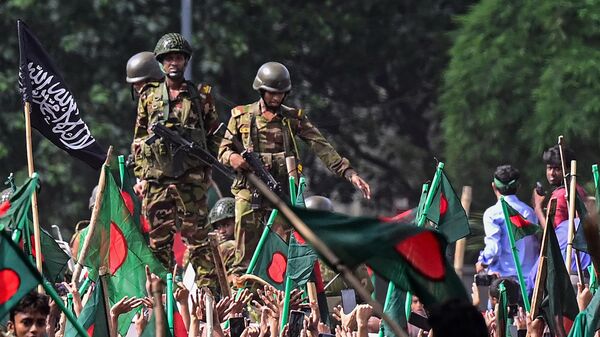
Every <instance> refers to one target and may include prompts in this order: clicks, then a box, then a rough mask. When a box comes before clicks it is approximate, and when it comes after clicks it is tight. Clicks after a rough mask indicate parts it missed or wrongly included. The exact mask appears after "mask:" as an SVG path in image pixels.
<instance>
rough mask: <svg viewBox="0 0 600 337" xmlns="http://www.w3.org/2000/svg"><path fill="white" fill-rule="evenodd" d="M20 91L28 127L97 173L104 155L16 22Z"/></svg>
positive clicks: (44, 56)
mask: <svg viewBox="0 0 600 337" xmlns="http://www.w3.org/2000/svg"><path fill="white" fill-rule="evenodd" d="M17 31H18V34H19V52H20V55H21V57H20V63H19V88H20V91H21V94H22V95H23V102H29V103H30V105H31V125H32V126H33V127H34V128H35V129H36V130H38V131H39V132H40V133H41V134H42V135H44V136H45V137H46V138H48V139H49V140H50V141H51V142H52V143H54V145H56V146H58V147H59V148H61V149H63V150H65V151H67V153H69V154H70V155H72V156H73V157H76V158H79V159H81V160H83V161H84V162H86V163H87V164H88V165H90V166H91V167H93V168H95V169H100V167H102V164H103V163H104V160H105V158H106V151H105V150H104V149H103V148H102V147H101V146H100V145H99V144H98V142H96V140H95V139H94V137H92V134H91V133H90V130H89V129H88V127H87V125H86V124H85V122H84V121H83V120H82V119H81V116H80V115H79V108H77V102H75V98H74V97H73V95H72V94H71V91H69V88H67V85H66V83H65V81H64V80H63V78H62V76H61V75H60V73H59V72H58V70H57V69H56V67H55V66H54V63H53V62H52V60H51V59H50V57H48V54H47V53H46V51H45V50H44V48H43V47H42V45H41V44H40V42H39V41H38V39H37V38H36V37H35V36H34V35H33V34H32V33H31V31H30V30H29V28H28V27H27V25H26V24H25V23H24V22H23V21H21V20H17Z"/></svg>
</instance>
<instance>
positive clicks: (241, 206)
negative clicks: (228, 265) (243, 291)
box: [230, 189, 290, 275]
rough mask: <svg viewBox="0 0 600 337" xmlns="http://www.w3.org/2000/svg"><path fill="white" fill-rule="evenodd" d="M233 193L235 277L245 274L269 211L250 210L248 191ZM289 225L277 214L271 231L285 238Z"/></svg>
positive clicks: (250, 194) (250, 200)
mask: <svg viewBox="0 0 600 337" xmlns="http://www.w3.org/2000/svg"><path fill="white" fill-rule="evenodd" d="M232 192H235V193H234V195H235V230H234V240H235V259H234V261H233V266H232V269H231V271H230V272H231V273H233V274H236V275H241V274H245V273H246V271H247V269H248V265H249V264H250V260H252V255H253V254H254V251H255V250H256V246H257V245H258V241H259V240H260V237H261V235H262V232H263V230H264V228H265V224H266V223H267V219H268V216H269V215H270V214H271V209H269V208H261V209H255V210H253V209H252V193H251V192H250V190H248V189H239V190H233V189H232ZM289 228H290V227H289V225H288V224H287V223H286V221H285V219H284V218H283V217H282V216H281V214H279V215H278V216H277V218H276V219H275V222H274V223H273V225H272V227H271V230H273V231H274V232H276V233H277V234H278V235H279V236H281V237H286V232H287V231H289Z"/></svg>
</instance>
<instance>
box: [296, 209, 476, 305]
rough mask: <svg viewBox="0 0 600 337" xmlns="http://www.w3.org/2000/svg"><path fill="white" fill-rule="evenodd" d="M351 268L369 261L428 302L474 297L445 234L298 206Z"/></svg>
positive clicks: (297, 211)
mask: <svg viewBox="0 0 600 337" xmlns="http://www.w3.org/2000/svg"><path fill="white" fill-rule="evenodd" d="M294 212H296V214H297V215H298V216H299V217H300V218H301V219H302V220H303V221H304V222H305V223H306V224H307V225H308V226H309V227H310V229H311V230H312V231H313V232H314V233H315V235H316V236H317V237H319V238H320V239H321V240H323V242H324V243H325V244H326V245H327V246H328V247H329V248H330V249H331V250H333V252H334V253H335V254H336V255H337V256H338V257H339V258H340V259H341V260H342V262H343V263H344V264H345V265H346V266H348V267H349V268H355V267H356V266H358V265H359V264H360V263H366V264H367V265H368V266H370V267H371V268H372V269H373V271H375V272H376V273H378V274H379V275H381V276H382V277H384V278H386V279H387V280H391V281H392V282H394V283H395V284H396V286H398V288H400V289H402V290H404V291H410V292H412V293H413V294H415V295H417V296H418V297H419V299H420V300H421V301H422V302H423V303H424V304H425V305H431V304H434V303H442V302H444V301H446V300H449V299H452V298H460V299H464V300H468V297H467V292H466V290H465V288H464V287H463V285H462V282H461V281H460V279H459V278H458V276H457V275H456V273H455V272H454V268H452V267H451V266H450V265H449V263H448V261H446V259H445V256H444V251H445V248H446V241H445V240H444V237H443V236H442V235H441V234H439V233H437V232H435V231H431V230H428V229H425V228H419V227H416V226H414V225H413V224H408V223H388V222H385V221H382V220H381V219H378V218H372V217H350V216H347V215H342V214H337V213H330V212H325V211H318V210H307V209H300V208H294Z"/></svg>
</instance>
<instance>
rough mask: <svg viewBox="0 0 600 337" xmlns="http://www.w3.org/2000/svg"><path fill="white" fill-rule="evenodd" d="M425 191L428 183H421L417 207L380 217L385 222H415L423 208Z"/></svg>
mask: <svg viewBox="0 0 600 337" xmlns="http://www.w3.org/2000/svg"><path fill="white" fill-rule="evenodd" d="M427 191H428V185H427V184H424V185H423V190H422V191H421V197H420V198H419V204H418V205H417V207H415V208H412V209H409V210H407V211H404V212H400V213H398V214H396V215H394V216H393V217H381V219H382V220H383V221H385V222H402V223H414V224H416V223H417V221H418V219H419V218H420V217H421V214H422V213H423V209H424V208H425V200H426V199H427Z"/></svg>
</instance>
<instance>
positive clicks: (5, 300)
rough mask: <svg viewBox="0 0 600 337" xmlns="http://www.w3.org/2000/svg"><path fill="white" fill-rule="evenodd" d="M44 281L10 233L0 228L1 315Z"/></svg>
mask: <svg viewBox="0 0 600 337" xmlns="http://www.w3.org/2000/svg"><path fill="white" fill-rule="evenodd" d="M41 282H42V277H41V275H40V274H39V273H38V272H37V271H36V270H35V268H34V267H33V265H32V264H31V263H30V262H29V261H28V259H27V257H26V256H25V254H23V252H22V251H21V249H19V247H18V246H17V245H16V244H15V243H13V242H12V240H11V239H10V237H9V236H8V233H7V232H6V231H4V230H0V317H4V316H5V315H6V314H8V313H9V312H10V309H11V308H12V307H13V306H15V305H16V304H17V303H18V302H19V300H21V298H22V297H23V296H25V295H27V293H29V292H30V291H31V290H33V289H34V288H35V287H36V286H37V285H38V284H40V283H41Z"/></svg>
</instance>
